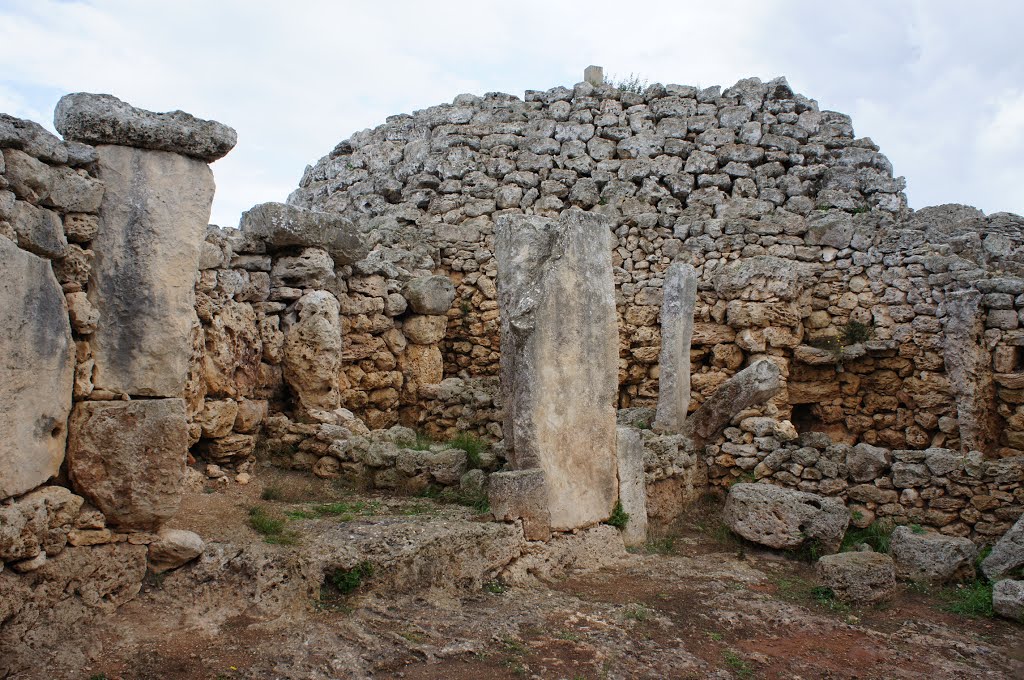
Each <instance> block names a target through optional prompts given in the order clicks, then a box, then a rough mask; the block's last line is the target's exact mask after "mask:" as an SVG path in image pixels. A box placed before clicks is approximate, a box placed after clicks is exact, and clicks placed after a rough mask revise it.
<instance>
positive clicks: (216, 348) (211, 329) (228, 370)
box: [202, 300, 263, 398]
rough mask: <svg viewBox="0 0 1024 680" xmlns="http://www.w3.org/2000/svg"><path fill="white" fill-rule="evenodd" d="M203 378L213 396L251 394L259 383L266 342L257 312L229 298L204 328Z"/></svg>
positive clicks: (243, 303)
mask: <svg viewBox="0 0 1024 680" xmlns="http://www.w3.org/2000/svg"><path fill="white" fill-rule="evenodd" d="M203 332H204V334H203V338H204V345H205V351H203V353H202V357H203V358H202V366H203V371H202V373H203V380H204V381H205V383H206V391H207V394H209V395H210V396H213V397H232V398H235V397H251V396H253V394H254V392H255V390H256V386H257V384H258V383H259V371H260V359H261V358H262V356H263V342H262V336H261V333H260V329H259V326H258V325H257V322H256V312H255V311H253V308H252V305H251V304H249V303H246V302H235V301H234V300H228V301H226V302H224V303H223V304H221V305H220V309H219V310H218V311H217V313H216V314H214V316H213V320H212V321H211V322H210V323H209V324H207V325H206V326H205V327H204V329H203Z"/></svg>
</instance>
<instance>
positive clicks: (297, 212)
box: [238, 203, 370, 265]
mask: <svg viewBox="0 0 1024 680" xmlns="http://www.w3.org/2000/svg"><path fill="white" fill-rule="evenodd" d="M238 226H239V228H240V229H241V230H242V232H243V233H244V234H245V235H247V236H252V237H254V238H256V239H259V240H262V241H264V242H265V243H266V244H267V245H268V246H270V247H272V248H287V247H290V246H299V247H303V248H307V247H314V246H315V247H318V248H323V249H324V250H326V251H327V252H328V253H330V255H331V257H333V258H334V261H335V263H337V264H338V265H346V264H352V263H354V262H358V261H359V260H361V259H363V258H364V257H366V254H367V253H368V252H369V250H370V249H369V245H368V244H367V242H366V237H365V235H364V234H362V233H361V232H360V231H359V229H358V228H357V227H356V225H354V224H353V223H352V222H351V220H349V219H348V218H346V217H343V216H342V215H340V214H339V213H321V212H313V211H311V210H305V209H303V208H297V207H295V206H291V205H286V204H284V203H261V204H259V205H257V206H254V207H252V208H250V209H249V210H247V211H246V212H244V213H242V219H241V221H240V222H239V225H238Z"/></svg>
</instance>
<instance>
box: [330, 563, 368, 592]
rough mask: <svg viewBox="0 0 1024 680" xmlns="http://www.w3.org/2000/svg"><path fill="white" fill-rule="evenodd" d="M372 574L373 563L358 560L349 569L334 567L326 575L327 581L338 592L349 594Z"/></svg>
mask: <svg viewBox="0 0 1024 680" xmlns="http://www.w3.org/2000/svg"><path fill="white" fill-rule="evenodd" d="M372 576H373V565H372V564H371V563H369V562H360V563H359V564H357V565H356V566H354V567H352V568H351V569H335V570H334V571H332V572H330V573H329V574H328V575H327V583H328V584H329V585H330V586H331V587H332V588H333V589H334V590H335V591H337V592H338V593H340V594H342V595H349V594H351V593H353V592H355V591H356V590H357V589H358V588H359V586H361V585H362V584H363V581H364V580H366V579H369V578H371V577H372Z"/></svg>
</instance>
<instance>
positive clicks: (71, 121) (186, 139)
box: [53, 92, 238, 163]
mask: <svg viewBox="0 0 1024 680" xmlns="http://www.w3.org/2000/svg"><path fill="white" fill-rule="evenodd" d="M53 126H54V127H55V128H56V129H57V132H59V133H61V134H62V135H64V138H65V139H68V140H74V141H77V142H86V143H87V144H118V145H120V146H133V147H138V148H140V149H153V150H156V151H171V152H174V153H179V154H182V155H185V156H191V157H193V158H199V159H201V160H203V161H206V162H208V163H209V162H212V161H215V160H217V159H218V158H222V157H224V156H225V155H226V154H227V153H228V151H231V149H232V148H234V146H235V143H236V142H237V141H238V135H237V134H235V131H234V130H233V129H232V128H230V127H228V126H227V125H224V124H223V123H218V122H217V121H215V120H202V119H201V118H196V117H195V116H192V115H190V114H187V113H185V112H184V111H171V112H169V113H154V112H152V111H146V110H145V109H139V108H136V107H134V106H132V105H131V104H129V103H127V102H123V101H121V100H120V99H118V98H117V97H115V96H113V95H109V94H90V93H88V92H75V93H73V94H66V95H64V96H63V97H61V99H60V101H59V102H57V108H56V109H55V110H54V112H53Z"/></svg>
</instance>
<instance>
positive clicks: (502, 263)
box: [495, 210, 618, 530]
mask: <svg viewBox="0 0 1024 680" xmlns="http://www.w3.org/2000/svg"><path fill="white" fill-rule="evenodd" d="M611 251H612V247H611V224H610V222H609V221H608V219H607V218H605V217H603V216H600V215H596V214H593V213H585V212H582V211H580V210H569V211H566V212H564V213H563V214H562V215H561V216H560V217H559V218H558V219H557V220H553V219H547V218H542V217H536V216H524V215H503V216H501V217H500V218H499V219H498V222H497V225H496V234H495V253H496V259H497V264H498V301H499V305H500V309H501V382H502V391H503V393H504V405H505V429H504V432H505V437H506V443H507V444H508V445H509V446H508V449H509V451H510V452H511V453H510V456H511V461H512V463H513V466H514V467H515V468H517V469H525V468H532V467H539V468H541V469H543V470H544V473H545V480H546V484H547V490H548V503H549V505H548V509H549V512H550V515H551V526H552V528H554V529H559V530H566V529H573V528H577V527H582V526H587V525H590V524H594V523H596V522H600V521H602V520H604V519H607V517H608V516H609V514H610V513H611V510H612V507H613V506H614V505H615V501H616V498H617V496H618V488H617V480H616V461H615V446H616V439H615V398H616V393H617V390H618V375H617V374H618V328H617V322H616V315H615V298H614V289H613V283H612V268H611V266H612V265H611Z"/></svg>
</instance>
